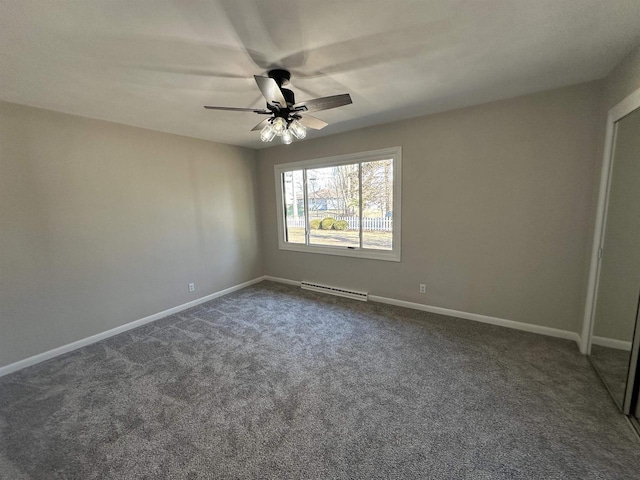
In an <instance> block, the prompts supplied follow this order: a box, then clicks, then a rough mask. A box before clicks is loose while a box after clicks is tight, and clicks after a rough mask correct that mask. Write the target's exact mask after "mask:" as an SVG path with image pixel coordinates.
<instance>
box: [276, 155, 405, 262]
mask: <svg viewBox="0 0 640 480" xmlns="http://www.w3.org/2000/svg"><path fill="white" fill-rule="evenodd" d="M378 160H392V161H393V236H392V250H378V249H373V248H359V247H355V248H354V247H337V246H326V245H322V246H320V245H306V244H304V245H303V244H300V243H289V242H287V241H285V204H284V195H283V194H284V192H283V182H282V174H283V173H285V172H290V171H292V170H301V169H308V168H322V167H334V166H339V165H345V164H350V163H360V162H372V161H378ZM274 173H275V182H276V212H277V217H278V247H279V248H280V250H291V251H294V252H306V253H319V254H323V255H339V256H343V257H357V258H368V259H373V260H385V261H390V262H399V261H400V259H401V254H400V249H401V231H402V228H401V218H402V214H401V207H402V205H401V198H402V192H401V185H402V148H401V147H391V148H384V149H380V150H372V151H368V152H360V153H350V154H347V155H339V156H335V157H325V158H315V159H311V160H303V161H300V162H292V163H282V164H278V165H275V166H274ZM360 188H361V189H362V185H360ZM303 189H304V195H305V216H306V218H307V228H306V231H307V233H308V232H309V226H308V223H309V218H308V215H307V208H308V207H307V202H306V195H307V194H306V191H307V186H306V184H305V185H304V186H303ZM360 197H361V202H362V195H361V196H360ZM360 218H362V209H360ZM360 223H361V224H362V222H360ZM360 235H361V236H362V230H360Z"/></svg>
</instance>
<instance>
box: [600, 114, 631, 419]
mask: <svg viewBox="0 0 640 480" xmlns="http://www.w3.org/2000/svg"><path fill="white" fill-rule="evenodd" d="M615 132H616V136H615V144H614V151H613V164H612V170H611V183H610V190H609V199H608V204H607V214H606V224H605V234H604V244H603V250H602V259H601V263H600V273H599V280H598V291H597V296H596V310H595V322H594V329H593V336H592V346H591V356H590V358H591V360H592V363H593V364H594V366H595V367H596V369H597V370H598V373H599V374H600V376H601V377H602V379H603V380H604V382H605V384H606V385H607V388H608V389H609V391H610V392H611V394H612V395H613V397H614V399H615V400H616V403H618V406H619V407H620V408H621V409H622V410H623V411H625V410H626V411H625V413H628V412H629V407H630V406H629V401H630V399H629V400H627V401H625V398H626V397H625V394H626V393H627V384H628V377H629V366H630V358H631V347H632V343H633V338H634V330H635V326H636V313H637V308H638V295H639V293H640V110H635V111H634V112H632V113H631V114H629V115H627V116H626V117H624V118H622V119H620V120H619V121H618V122H616V131H615Z"/></svg>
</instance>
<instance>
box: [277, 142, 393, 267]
mask: <svg viewBox="0 0 640 480" xmlns="http://www.w3.org/2000/svg"><path fill="white" fill-rule="evenodd" d="M401 154H402V150H401V148H400V147H392V148H386V149H382V150H375V151H370V152H361V153H355V154H349V155H341V156H338V157H329V158H319V159H313V160H305V161H301V162H294V163H286V164H280V165H276V166H275V181H276V198H277V202H278V205H277V207H278V210H277V212H278V237H279V238H278V244H279V247H280V249H282V250H293V251H300V252H309V253H319V254H327V255H342V256H349V257H361V258H369V259H377V260H389V261H398V262H399V261H400V210H401V205H400V201H401V195H400V187H401V185H400V183H401Z"/></svg>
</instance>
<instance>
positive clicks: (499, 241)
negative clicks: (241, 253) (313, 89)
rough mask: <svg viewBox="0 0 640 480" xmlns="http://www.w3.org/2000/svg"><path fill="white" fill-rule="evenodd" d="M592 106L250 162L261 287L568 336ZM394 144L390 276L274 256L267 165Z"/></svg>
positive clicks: (595, 131) (586, 190)
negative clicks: (290, 287) (393, 302)
mask: <svg viewBox="0 0 640 480" xmlns="http://www.w3.org/2000/svg"><path fill="white" fill-rule="evenodd" d="M601 94H602V85H601V83H600V82H591V83H588V84H582V85H577V86H571V87H567V88H562V89H558V90H553V91H547V92H543V93H538V94H534V95H528V96H524V97H518V98H514V99H510V100H504V101H499V102H494V103H490V104H485V105H481V106H477V107H471V108H466V109H462V110H456V111H451V112H446V113H442V114H437V115H432V116H427V117H421V118H416V119H412V120H409V121H403V122H396V123H391V124H387V125H382V126H377V127H371V128H367V129H362V130H357V131H352V132H348V133H345V134H340V135H334V136H331V137H325V138H321V139H316V140H309V141H304V142H297V143H296V142H294V143H293V144H292V145H289V146H286V147H283V146H279V147H274V148H269V149H266V150H261V151H259V152H258V162H259V180H260V206H261V210H260V214H261V216H262V218H263V219H264V220H263V222H262V225H263V229H262V241H263V253H264V259H265V274H267V275H272V276H277V277H284V278H289V279H293V280H312V281H316V282H321V283H327V284H331V285H337V286H342V287H351V288H356V289H359V290H366V291H369V292H370V293H371V294H375V295H382V296H386V297H392V298H397V299H402V300H408V301H413V302H418V303H424V304H428V305H434V306H439V307H445V308H451V309H456V310H461V311H466V312H472V313H477V314H483V315H490V316H495V317H501V318H506V319H511V320H515V321H520V322H526V323H531V324H536V325H543V326H549V327H555V328H559V329H564V330H571V331H576V332H577V331H579V330H580V328H581V321H582V311H583V301H584V285H585V284H586V280H585V276H586V274H587V271H586V269H585V256H586V255H587V246H588V243H589V236H590V225H591V218H590V216H591V198H592V193H593V192H592V190H593V188H594V182H593V179H594V177H595V174H594V169H595V168H596V167H597V164H598V160H599V159H598V158H597V155H596V151H597V146H598V145H597V144H598V140H599V138H600V131H599V125H600V124H599V112H600V106H601ZM347 108H348V107H347ZM395 145H400V146H402V148H403V187H402V197H403V203H402V227H403V231H402V262H401V263H393V262H382V261H375V260H365V259H357V258H347V257H332V256H327V255H315V254H309V253H297V252H289V251H281V250H279V249H278V245H277V231H276V222H275V218H276V213H275V208H276V201H275V193H274V180H273V165H274V164H277V163H285V162H291V161H297V160H306V159H311V158H317V157H325V156H330V155H339V154H345V153H352V152H360V151H366V150H373V149H376V148H383V147H390V146H395ZM419 283H426V284H427V294H426V295H421V294H419V293H418V284H419Z"/></svg>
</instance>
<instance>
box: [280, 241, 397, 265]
mask: <svg viewBox="0 0 640 480" xmlns="http://www.w3.org/2000/svg"><path fill="white" fill-rule="evenodd" d="M279 248H280V250H288V251H292V252H303V253H316V254H321V255H335V256H339V257H354V258H365V259H369V260H383V261H386V262H399V261H400V252H394V251H389V250H373V249H360V248H355V249H351V248H347V247H327V246H308V245H301V244H291V243H283V242H280V244H279Z"/></svg>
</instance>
